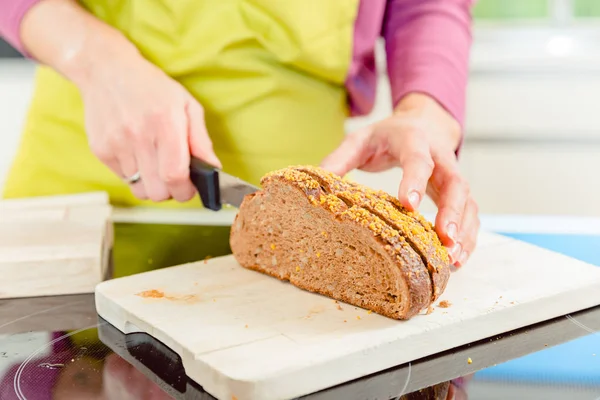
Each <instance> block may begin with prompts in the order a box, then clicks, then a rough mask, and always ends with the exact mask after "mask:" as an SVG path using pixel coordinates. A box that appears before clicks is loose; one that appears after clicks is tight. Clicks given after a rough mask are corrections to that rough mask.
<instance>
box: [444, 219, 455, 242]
mask: <svg viewBox="0 0 600 400" xmlns="http://www.w3.org/2000/svg"><path fill="white" fill-rule="evenodd" d="M446 233H447V234H448V237H449V238H450V239H452V241H453V242H456V235H457V234H458V226H456V224H455V223H454V222H450V223H449V224H448V227H447V228H446Z"/></svg>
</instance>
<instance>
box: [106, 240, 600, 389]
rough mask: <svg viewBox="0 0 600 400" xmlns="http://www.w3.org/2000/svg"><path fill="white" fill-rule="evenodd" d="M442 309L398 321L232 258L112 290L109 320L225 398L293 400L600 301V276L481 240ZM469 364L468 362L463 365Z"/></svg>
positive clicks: (511, 244) (151, 275)
mask: <svg viewBox="0 0 600 400" xmlns="http://www.w3.org/2000/svg"><path fill="white" fill-rule="evenodd" d="M441 300H447V301H449V303H450V306H449V307H448V308H442V307H439V306H437V305H436V306H435V307H434V310H433V312H432V313H430V314H428V315H427V314H426V313H422V314H421V315H418V316H416V317H414V318H413V319H411V320H410V321H406V322H400V321H395V320H391V319H388V318H385V317H382V316H379V315H376V314H374V313H368V312H367V311H365V310H362V309H359V308H356V307H353V306H350V305H346V304H339V307H338V304H336V303H335V302H334V301H333V300H331V299H329V298H326V297H323V296H320V295H317V294H312V293H309V292H306V291H303V290H300V289H297V288H295V287H294V286H292V285H290V284H289V283H284V282H281V281H279V280H277V279H275V278H272V277H269V276H265V275H263V274H261V273H258V272H254V271H250V270H246V269H244V268H242V267H241V266H239V264H237V263H236V261H235V259H234V258H233V257H232V256H226V257H220V258H215V259H210V260H207V261H201V262H198V263H192V264H187V265H182V266H176V267H172V268H167V269H163V270H158V271H153V272H148V273H143V274H140V275H137V276H130V277H125V278H120V279H116V280H112V281H107V282H104V283H102V284H100V285H99V286H98V287H97V288H96V307H97V311H98V313H99V315H100V316H102V317H103V318H105V319H106V320H107V321H108V322H110V323H111V324H112V325H114V326H115V327H116V328H118V329H120V330H121V331H123V332H125V333H131V332H146V333H148V334H150V335H152V336H153V337H155V338H156V339H158V340H160V341H162V342H163V343H164V344H166V345H167V346H169V347H170V348H171V349H173V350H174V351H175V352H176V353H178V354H179V355H180V356H181V358H182V362H183V365H184V367H185V370H186V373H187V375H188V376H189V377H190V378H191V379H193V380H195V381H196V382H197V383H198V384H200V385H201V386H203V388H204V389H205V390H206V391H207V392H209V393H210V394H212V395H213V396H215V397H217V398H219V399H238V400H249V399H252V400H255V399H256V400H259V399H260V400H271V399H289V398H293V397H297V396H301V395H305V394H309V393H312V392H315V391H318V390H320V389H324V388H327V387H330V386H333V385H336V384H340V383H343V382H346V381H349V380H352V379H355V378H359V377H362V376H364V375H367V374H370V373H374V372H377V371H381V370H383V369H386V368H389V367H393V366H395V365H398V364H402V363H406V362H410V361H413V360H416V359H419V358H421V357H425V356H428V355H431V354H435V353H438V352H441V351H444V350H448V349H451V348H454V347H456V346H460V345H464V344H467V343H470V342H473V341H476V340H479V339H484V338H487V337H490V336H493V335H495V334H498V333H503V332H506V331H509V330H512V329H515V328H519V327H523V326H526V325H530V324H533V323H536V322H539V321H542V320H547V319H550V318H553V317H557V316H560V315H564V314H567V313H570V312H574V311H577V310H581V309H584V308H588V307H591V306H595V305H598V304H600V268H597V267H595V266H592V265H589V264H586V263H583V262H580V261H577V260H575V259H572V258H569V257H567V256H564V255H561V254H558V253H554V252H551V251H549V250H546V249H542V248H539V247H536V246H533V245H531V244H528V243H525V242H521V241H517V240H514V239H511V238H508V237H505V236H500V235H496V234H491V233H485V232H482V233H481V234H480V238H479V246H478V248H477V250H476V251H475V253H474V254H473V256H472V259H471V260H470V262H469V263H468V265H467V266H465V267H464V268H462V269H460V270H458V271H457V272H454V273H453V274H452V276H451V278H450V282H449V284H448V287H447V289H446V291H445V293H444V294H443V296H442V298H441ZM463 362H465V363H467V362H468V359H465V360H463Z"/></svg>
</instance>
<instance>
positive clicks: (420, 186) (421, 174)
mask: <svg viewBox="0 0 600 400" xmlns="http://www.w3.org/2000/svg"><path fill="white" fill-rule="evenodd" d="M460 137H461V134H460V127H459V125H458V123H457V122H456V121H455V120H454V119H453V118H452V117H451V115H450V114H449V113H447V112H446V110H445V109H443V108H442V107H441V106H440V105H439V104H438V103H437V102H436V101H435V100H434V99H432V98H430V97H428V96H426V95H422V94H410V95H408V96H406V97H405V98H404V99H403V100H402V101H401V102H400V103H399V104H398V106H397V107H396V110H395V112H394V114H393V115H392V116H391V117H389V118H387V119H385V120H383V121H381V122H378V123H376V124H373V125H370V126H368V127H366V128H364V129H362V130H360V131H358V132H355V133H354V134H350V135H348V136H347V137H346V139H345V140H344V141H343V142H342V144H341V145H340V146H339V147H338V148H337V149H336V150H335V151H334V152H333V153H332V154H330V155H329V156H328V157H327V158H326V159H325V160H324V161H323V162H322V164H321V166H322V167H323V168H326V169H328V170H330V171H332V172H335V173H337V174H339V175H345V174H346V173H348V172H349V171H351V170H352V169H355V168H358V169H360V170H363V171H367V172H379V171H384V170H386V169H389V168H392V167H396V166H399V167H401V168H402V170H403V177H402V181H401V182H400V187H399V190H398V198H399V199H400V201H401V203H402V204H403V205H404V206H405V207H406V208H407V209H409V210H411V211H413V210H417V208H418V207H419V204H420V203H421V201H422V199H423V197H424V196H425V194H428V195H429V196H430V197H431V198H432V200H433V201H434V202H435V204H436V205H437V207H438V214H437V217H436V220H435V229H436V232H437V233H438V235H439V237H440V239H441V241H442V243H443V244H444V245H445V246H447V247H448V248H449V253H450V257H451V260H452V263H453V264H454V265H456V266H462V265H464V264H465V263H466V261H467V259H468V258H469V255H470V254H471V253H472V252H473V250H474V249H475V246H476V242H477V233H478V230H479V224H480V223H479V216H478V209H477V204H476V203H475V200H473V198H472V196H471V193H470V190H469V185H468V183H467V182H466V181H465V179H464V178H463V177H462V176H461V174H460V171H459V168H458V162H457V159H456V155H455V150H456V148H457V147H458V145H459V143H460Z"/></svg>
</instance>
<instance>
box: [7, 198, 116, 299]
mask: <svg viewBox="0 0 600 400" xmlns="http://www.w3.org/2000/svg"><path fill="white" fill-rule="evenodd" d="M111 210H112V208H111V206H110V204H109V199H108V195H107V194H106V193H104V192H92V193H81V194H72V195H53V196H39V197H29V198H19V199H8V200H0V278H1V279H0V299H10V298H20V297H38V296H54V295H67V294H78V293H93V292H94V289H95V287H96V285H97V284H98V283H100V282H102V281H103V280H104V279H106V274H107V272H108V269H109V264H110V259H111V256H110V251H111V248H112V244H113V225H112V222H111V221H110V215H111Z"/></svg>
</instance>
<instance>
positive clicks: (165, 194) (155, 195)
mask: <svg viewBox="0 0 600 400" xmlns="http://www.w3.org/2000/svg"><path fill="white" fill-rule="evenodd" d="M154 129H158V130H162V132H160V131H159V132H158V133H156V134H153V135H150V132H148V137H160V136H161V135H166V134H167V132H166V131H165V130H164V128H163V126H161V124H156V126H155V127H154ZM133 146H134V148H135V161H136V164H137V167H138V169H139V172H140V175H141V177H142V179H141V180H140V183H141V184H142V185H143V186H144V190H145V191H146V194H147V196H148V198H149V199H150V200H152V201H154V202H159V201H164V200H168V199H169V198H170V197H171V196H170V193H169V190H168V189H167V186H166V185H165V183H164V182H163V181H162V179H160V175H159V171H158V156H157V150H156V147H155V146H154V144H153V143H152V142H151V141H150V140H149V139H148V138H144V137H142V135H140V136H139V137H137V138H136V139H135V142H134V144H133Z"/></svg>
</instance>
